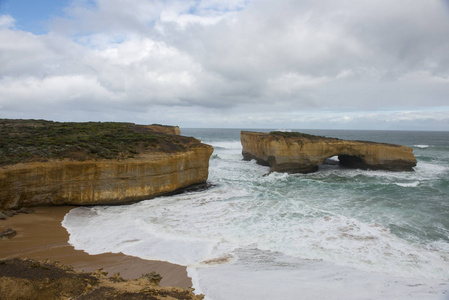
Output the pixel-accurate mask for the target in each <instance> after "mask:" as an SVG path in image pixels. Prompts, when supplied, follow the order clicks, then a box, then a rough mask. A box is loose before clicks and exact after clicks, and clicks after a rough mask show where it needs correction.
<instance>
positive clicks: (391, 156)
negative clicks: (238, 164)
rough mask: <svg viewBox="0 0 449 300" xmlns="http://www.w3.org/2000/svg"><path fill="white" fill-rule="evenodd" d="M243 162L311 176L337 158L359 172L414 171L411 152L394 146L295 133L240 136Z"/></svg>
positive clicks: (257, 133)
mask: <svg viewBox="0 0 449 300" xmlns="http://www.w3.org/2000/svg"><path fill="white" fill-rule="evenodd" d="M241 142H242V146H243V150H242V154H243V158H244V159H245V160H251V159H256V161H257V162H258V163H259V164H262V165H267V166H270V171H277V172H288V173H310V172H315V171H317V170H318V166H319V165H321V164H322V163H323V162H324V161H325V160H326V159H327V158H329V157H332V156H338V158H339V161H340V164H342V165H344V166H346V167H351V168H361V169H371V170H389V171H413V167H414V166H416V158H415V156H414V155H413V149H411V148H409V147H406V146H401V145H394V144H385V143H374V142H365V141H350V140H341V139H335V138H325V137H318V136H313V135H307V134H301V133H297V132H292V133H283V132H272V133H260V132H248V131H242V132H241Z"/></svg>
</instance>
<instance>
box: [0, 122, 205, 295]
mask: <svg viewBox="0 0 449 300" xmlns="http://www.w3.org/2000/svg"><path fill="white" fill-rule="evenodd" d="M212 152H213V148H212V147H211V146H209V145H206V144H203V143H201V142H200V141H199V140H197V139H194V138H191V137H184V136H181V135H180V130H179V127H177V126H163V125H136V124H132V123H113V122H107V123H99V122H87V123H59V122H51V121H44V120H5V119H3V120H0V212H1V211H2V213H1V215H0V233H2V232H6V233H7V234H6V235H5V236H3V237H2V238H1V237H0V244H1V246H0V276H7V277H8V276H9V277H8V278H9V279H7V281H8V282H9V283H8V284H11V280H12V281H13V283H12V286H19V285H20V284H19V283H21V282H22V281H23V280H24V278H21V277H20V276H16V275H14V274H13V275H11V274H10V273H8V272H11V270H10V269H11V268H12V269H14V268H23V270H25V271H24V272H30V273H29V274H32V271H33V268H34V267H31V268H29V265H30V264H31V266H34V265H35V266H38V267H39V268H41V269H45V270H53V271H54V272H53V273H54V274H56V273H58V274H59V273H60V269H64V268H66V267H65V266H60V265H58V263H57V264H56V265H55V264H50V265H47V264H46V263H44V261H46V260H50V261H58V262H61V263H62V264H64V265H69V266H72V267H73V268H74V269H75V270H76V272H80V271H86V272H94V271H96V270H98V269H102V271H100V272H97V273H100V275H101V274H104V275H105V274H106V273H108V274H109V275H108V276H109V277H111V276H112V277H114V276H115V278H119V279H120V278H123V279H124V280H125V281H126V280H131V279H133V280H134V279H137V278H139V277H141V276H142V275H144V274H149V273H151V272H153V271H154V272H156V273H157V274H160V275H161V276H162V280H161V281H160V285H161V286H172V287H178V288H179V287H180V288H183V289H178V288H174V289H172V290H171V292H173V293H172V294H170V293H171V292H170V291H167V290H158V291H150V294H151V293H153V294H152V295H169V296H170V295H171V296H170V297H174V299H178V298H176V297H177V296H176V295H178V296H179V297H180V298H179V299H181V298H182V299H194V297H196V296H195V295H193V293H191V291H190V290H188V289H187V290H185V289H184V288H188V287H190V286H191V284H192V283H191V280H190V278H189V277H188V276H187V272H186V268H185V267H183V266H179V265H174V264H170V263H166V262H159V261H148V260H143V259H140V258H137V257H130V256H127V255H124V254H122V253H105V254H100V255H89V254H87V253H85V252H83V251H81V250H75V249H74V248H73V247H72V246H71V245H70V244H68V239H69V236H68V233H67V231H66V230H65V229H64V228H63V227H62V226H61V222H62V220H63V218H64V216H65V215H66V214H67V213H68V212H69V211H70V209H72V208H74V207H76V206H80V205H81V206H85V205H105V204H108V205H109V204H114V205H121V204H127V203H132V202H136V201H140V200H146V199H151V198H154V197H157V196H160V195H168V194H172V193H177V192H180V191H182V190H184V189H189V188H192V187H196V186H201V185H205V184H206V181H207V178H208V167H209V158H210V156H211V154H212ZM74 205H75V206H74ZM24 207H33V210H34V211H35V213H30V211H29V210H25V209H23V208H24ZM20 208H22V210H20ZM14 210H15V211H16V212H23V213H22V214H16V215H14V216H13V214H14V213H13V212H14ZM15 258H21V259H25V261H24V260H14V261H12V260H11V259H15ZM26 259H36V260H38V262H33V261H28V260H26ZM2 272H3V273H5V274H6V275H5V274H3V273H2ZM50 273H51V272H50ZM116 273H120V275H113V274H116ZM7 274H10V275H11V276H10V275H7ZM54 274H53V275H54ZM53 275H49V276H50V277H51V276H53ZM72 275H73V274H72ZM72 275H70V274H69V275H67V276H68V277H70V278H73V276H75V275H73V276H72ZM21 276H22V275H21ZM30 276H31V275H30ZM64 276H66V275H64ZM77 276H78V275H77ZM83 276H84V275H83ZM86 276H90V275H86ZM75 277H76V276H75ZM104 277H105V278H106V277H107V276H104ZM5 280H6V279H5ZM27 280H28V279H27ZM64 280H65V279H64ZM113 280H114V279H112V281H113ZM139 280H140V281H142V280H143V285H142V284H140V283H139V284H137V285H136V284H135V283H130V282H128V281H127V282H128V283H126V284H125V285H135V286H136V287H135V288H134V290H132V291H129V290H126V289H124V290H123V289H120V290H119V291H118V292H117V293H116V294H114V295H116V296H117V295H121V294H120V293H122V292H123V293H125V294H126V293H130V292H135V291H137V290H139V291H140V290H142V291H143V290H145V289H146V290H148V282H147V281H148V278H147V279H139ZM97 281H98V280H97ZM100 281H104V280H103V279H101V280H100ZM120 281H121V279H120ZM140 281H139V282H140ZM107 282H108V283H107V284H109V282H110V280H109V281H107ZM17 284H19V285H17ZM30 284H31V283H30ZM32 284H33V285H34V284H35V283H32ZM36 284H37V285H36V287H37V289H40V290H46V289H47V290H48V289H50V288H51V287H50V286H48V285H47V282H40V281H39V282H38V283H36ZM151 284H152V285H154V282H152V283H151ZM2 285H3V283H2ZM156 285H157V284H156ZM109 287H110V286H107V287H105V286H104V285H102V286H101V289H102V290H104V289H105V288H107V289H109ZM97 288H98V289H100V286H96V287H95V289H97ZM18 290H20V289H18ZM92 290H93V289H92V288H90V287H89V288H87V289H84V290H83V293H87V292H89V293H90V292H91V291H92ZM54 292H57V291H54ZM104 295H106V294H103V296H104ZM111 295H112V294H111ZM154 299H165V298H162V297H159V296H158V297H155V298H154ZM198 299H201V296H199V297H198Z"/></svg>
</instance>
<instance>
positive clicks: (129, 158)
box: [0, 120, 213, 210]
mask: <svg viewBox="0 0 449 300" xmlns="http://www.w3.org/2000/svg"><path fill="white" fill-rule="evenodd" d="M178 134H179V128H178V127H173V126H162V125H151V126H147V125H136V124H132V123H113V122H108V123H94V122H88V123H58V122H51V121H42V120H0V135H1V136H0V210H2V209H12V208H18V207H30V206H42V205H97V204H124V203H129V202H135V201H140V200H145V199H150V198H153V197H156V196H160V195H165V194H169V193H173V192H175V191H177V190H180V189H184V188H187V187H189V186H192V185H197V184H202V183H205V182H206V181H207V178H208V168H209V158H210V156H211V154H212V152H213V148H212V146H209V145H206V144H202V143H201V142H200V141H199V140H197V139H194V138H190V137H184V136H180V135H178Z"/></svg>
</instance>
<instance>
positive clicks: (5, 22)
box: [0, 15, 16, 28]
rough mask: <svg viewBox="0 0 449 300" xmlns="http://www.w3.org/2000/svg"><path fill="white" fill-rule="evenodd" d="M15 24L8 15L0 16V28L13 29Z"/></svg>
mask: <svg viewBox="0 0 449 300" xmlns="http://www.w3.org/2000/svg"><path fill="white" fill-rule="evenodd" d="M15 23H16V20H14V18H13V17H11V16H10V15H1V16H0V28H2V27H6V28H11V27H14V24H15Z"/></svg>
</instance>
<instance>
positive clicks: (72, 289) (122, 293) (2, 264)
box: [0, 258, 204, 299]
mask: <svg viewBox="0 0 449 300" xmlns="http://www.w3.org/2000/svg"><path fill="white" fill-rule="evenodd" d="M160 280H161V277H160V275H158V274H156V273H154V272H152V273H149V274H144V275H142V277H140V278H138V279H133V280H125V279H123V278H121V277H120V274H115V275H114V276H112V277H109V278H107V277H106V274H105V272H102V270H101V269H100V270H97V271H96V272H94V273H83V272H76V271H74V270H73V268H71V267H68V266H64V265H62V264H60V263H58V262H49V261H45V262H41V261H36V260H32V259H19V258H15V259H9V260H2V261H0V298H1V299H3V298H4V299H203V298H204V296H203V295H195V294H194V293H193V290H192V289H181V288H176V287H160V286H159V285H158V284H159V281H160Z"/></svg>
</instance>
